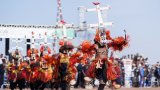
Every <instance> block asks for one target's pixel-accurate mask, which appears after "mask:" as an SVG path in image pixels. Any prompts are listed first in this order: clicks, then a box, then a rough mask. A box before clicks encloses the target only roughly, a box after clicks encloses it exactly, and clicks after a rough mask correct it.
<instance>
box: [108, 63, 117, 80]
mask: <svg viewBox="0 0 160 90" xmlns="http://www.w3.org/2000/svg"><path fill="white" fill-rule="evenodd" d="M106 75H107V79H109V80H115V79H116V78H117V72H116V70H115V68H114V67H113V65H112V63H111V62H108V69H107V72H106Z"/></svg>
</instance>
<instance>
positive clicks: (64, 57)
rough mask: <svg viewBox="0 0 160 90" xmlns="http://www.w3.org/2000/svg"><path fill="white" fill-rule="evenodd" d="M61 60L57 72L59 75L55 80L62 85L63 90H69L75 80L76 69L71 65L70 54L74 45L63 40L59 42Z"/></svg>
mask: <svg viewBox="0 0 160 90" xmlns="http://www.w3.org/2000/svg"><path fill="white" fill-rule="evenodd" d="M59 44H60V45H61V46H60V49H59V52H60V53H59V59H58V62H57V65H56V66H55V70H56V69H58V70H56V71H57V73H58V74H59V75H57V78H55V80H56V81H58V83H59V84H60V88H61V89H62V90H68V88H69V84H70V82H72V80H74V79H75V75H76V68H75V67H74V66H73V65H72V64H71V63H70V52H71V50H72V49H73V45H72V44H71V43H70V42H69V41H65V40H61V41H60V42H59Z"/></svg>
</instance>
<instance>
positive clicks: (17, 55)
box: [12, 48, 22, 63]
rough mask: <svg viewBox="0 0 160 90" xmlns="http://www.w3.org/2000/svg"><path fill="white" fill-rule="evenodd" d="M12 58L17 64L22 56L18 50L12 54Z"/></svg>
mask: <svg viewBox="0 0 160 90" xmlns="http://www.w3.org/2000/svg"><path fill="white" fill-rule="evenodd" d="M12 58H13V60H14V62H15V63H18V62H19V60H20V59H22V55H21V53H20V51H19V49H18V48H17V49H16V50H15V51H14V52H13V53H12Z"/></svg>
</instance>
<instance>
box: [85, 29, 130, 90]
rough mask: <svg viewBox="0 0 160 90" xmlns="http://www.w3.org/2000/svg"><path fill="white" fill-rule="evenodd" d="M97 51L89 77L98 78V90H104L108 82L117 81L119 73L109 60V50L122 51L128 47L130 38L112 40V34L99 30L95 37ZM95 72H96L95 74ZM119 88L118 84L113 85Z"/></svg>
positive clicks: (89, 70)
mask: <svg viewBox="0 0 160 90" xmlns="http://www.w3.org/2000/svg"><path fill="white" fill-rule="evenodd" d="M94 42H95V51H96V57H95V60H94V61H93V62H92V64H91V65H90V67H89V69H88V73H87V75H88V76H89V77H92V78H94V77H96V78H97V79H98V80H99V83H100V84H99V87H98V90H104V87H105V84H106V82H107V81H108V80H112V81H113V80H116V78H117V72H116V71H115V70H113V69H115V67H114V66H113V61H111V60H109V58H108V52H109V49H111V50H112V51H122V50H123V48H124V47H126V46H127V45H128V38H127V36H126V34H125V37H122V36H121V37H117V38H111V36H110V32H109V31H106V30H105V29H104V28H102V29H101V30H97V32H96V35H95V39H94ZM93 72H95V73H94V74H93ZM113 85H114V86H113V87H115V88H117V84H115V82H114V84H113Z"/></svg>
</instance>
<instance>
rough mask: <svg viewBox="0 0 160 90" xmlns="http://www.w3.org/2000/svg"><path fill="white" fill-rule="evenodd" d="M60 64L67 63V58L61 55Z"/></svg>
mask: <svg viewBox="0 0 160 90" xmlns="http://www.w3.org/2000/svg"><path fill="white" fill-rule="evenodd" d="M60 63H69V56H67V55H64V54H61V59H60Z"/></svg>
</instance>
